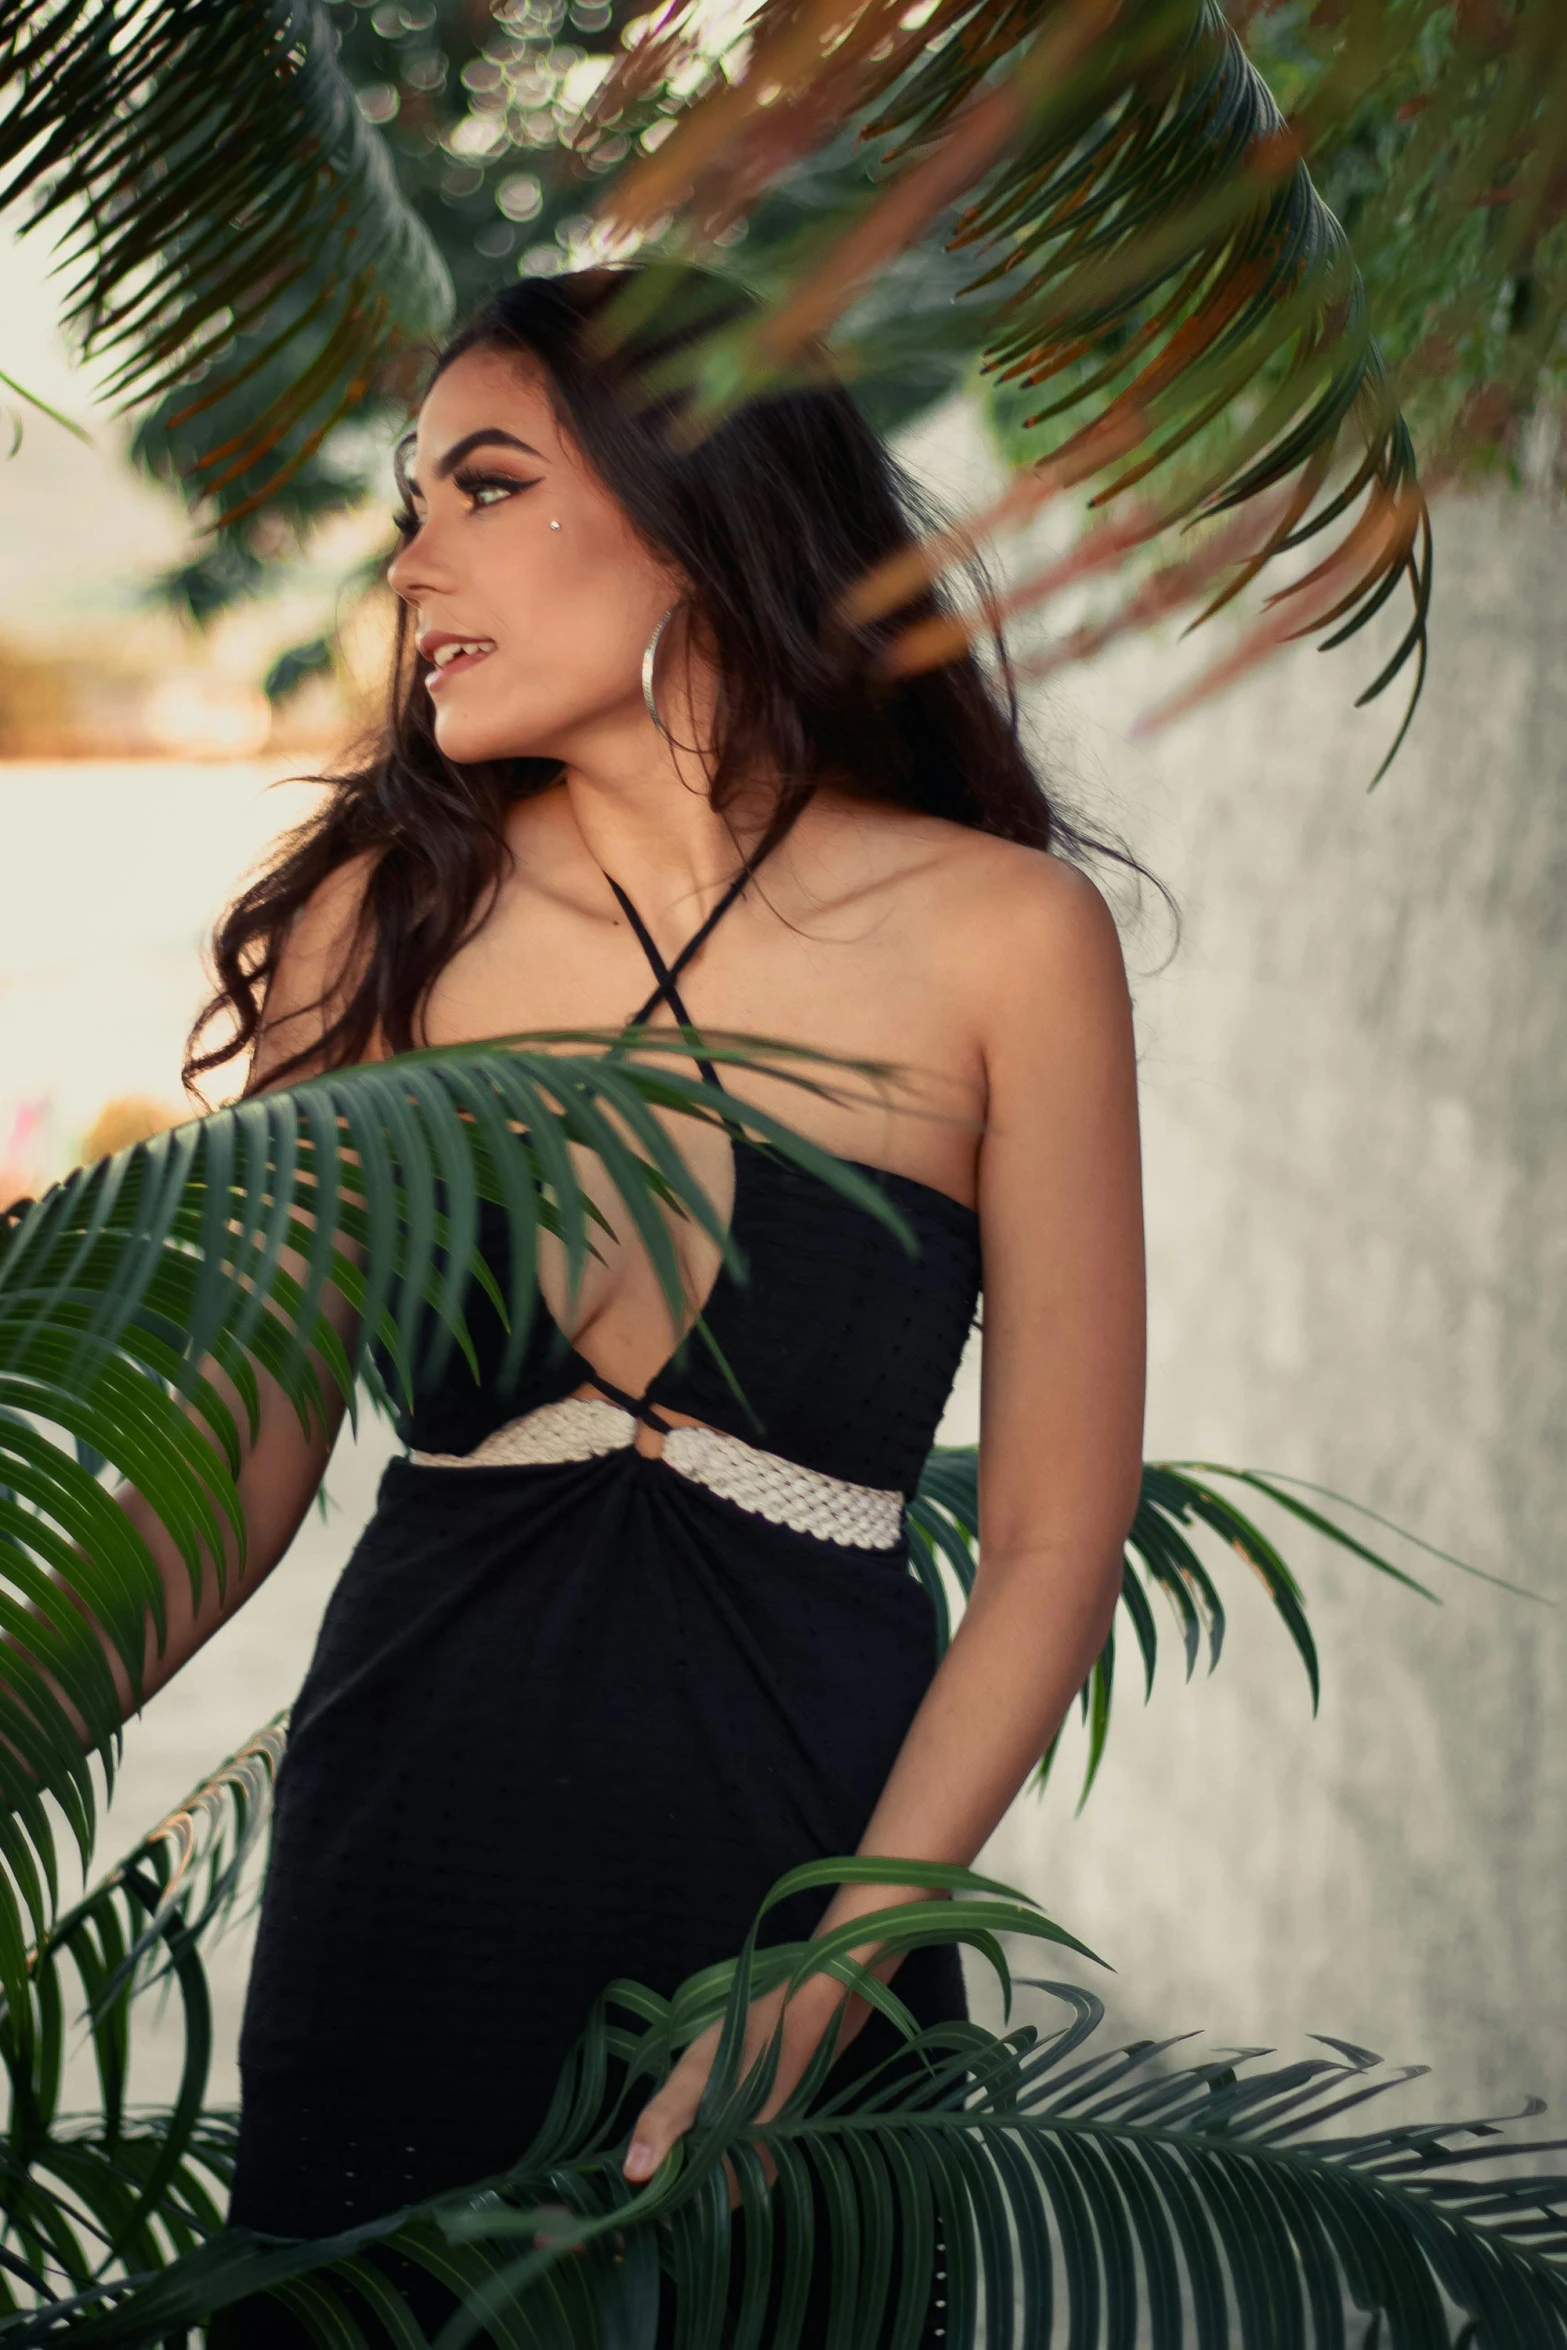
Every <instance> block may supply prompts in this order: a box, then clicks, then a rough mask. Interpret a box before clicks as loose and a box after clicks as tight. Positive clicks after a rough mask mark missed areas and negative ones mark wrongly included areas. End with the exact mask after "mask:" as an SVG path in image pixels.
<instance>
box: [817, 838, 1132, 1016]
mask: <svg viewBox="0 0 1567 2350" xmlns="http://www.w3.org/2000/svg"><path fill="white" fill-rule="evenodd" d="M864 821H865V823H866V827H867V831H868V832H869V833H870V835H871V837H872V839H873V840H874V844H875V847H874V862H875V863H876V865H877V866H879V867H880V869H881V873H880V878H881V880H882V882H883V886H885V887H887V888H889V889H890V890H891V891H892V892H893V893H894V894H895V895H896V896H897V898H898V899H899V901H900V903H901V906H902V909H903V911H904V913H905V915H906V917H907V919H908V921H909V922H910V924H911V925H912V926H914V927H915V928H916V930H917V933H918V935H919V937H920V938H921V940H922V941H923V942H924V948H925V951H926V952H928V953H931V954H934V955H935V956H936V957H938V958H939V960H940V962H941V964H942V966H943V968H944V971H945V974H946V976H947V980H948V984H949V985H951V986H954V987H957V988H959V989H960V990H961V992H962V994H963V996H964V997H965V999H966V1000H968V1001H969V1002H971V1003H972V1004H973V1006H974V1008H975V1009H976V1011H980V1010H982V1009H985V1008H994V1007H996V1006H1001V1005H1005V1006H1010V1007H1014V1008H1018V1007H1021V1008H1024V1009H1025V1010H1026V1009H1027V1007H1028V1006H1030V1005H1031V1004H1033V1003H1037V1002H1038V1001H1039V1000H1040V999H1041V998H1048V999H1049V1000H1051V1001H1055V1002H1059V1001H1060V999H1061V997H1062V994H1063V991H1069V992H1072V993H1077V992H1086V993H1088V994H1096V993H1104V992H1106V991H1108V993H1109V994H1110V995H1111V996H1112V997H1116V998H1124V996H1125V993H1126V973H1125V965H1124V963H1123V960H1122V956H1121V944H1120V938H1119V935H1118V933H1117V930H1116V926H1115V918H1114V916H1113V915H1112V913H1111V911H1110V908H1109V906H1108V905H1107V904H1106V902H1105V899H1104V897H1103V896H1102V895H1101V893H1100V891H1099V889H1098V888H1097V887H1096V885H1095V883H1094V882H1093V880H1092V879H1091V878H1090V876H1089V875H1088V874H1086V873H1084V872H1083V871H1082V870H1081V869H1080V868H1079V867H1077V866H1076V865H1072V864H1070V863H1068V862H1067V860H1066V859H1065V858H1064V857H1060V856H1057V855H1056V854H1055V853H1054V852H1053V851H1051V850H1047V849H1037V848H1030V847H1028V846H1027V845H1025V844H1024V843H1022V842H1020V841H1012V840H1004V839H1002V838H1000V837H999V836H998V835H997V834H995V833H989V832H980V831H977V830H975V829H974V827H972V826H970V825H965V824H955V823H952V822H950V821H949V820H948V819H946V818H945V817H939V816H926V815H922V814H920V813H918V812H917V811H914V810H908V809H901V808H887V809H880V808H878V809H876V810H874V811H867V812H866V816H865V819H864Z"/></svg>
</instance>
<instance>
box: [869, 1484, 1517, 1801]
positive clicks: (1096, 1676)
mask: <svg viewBox="0 0 1567 2350" xmlns="http://www.w3.org/2000/svg"><path fill="white" fill-rule="evenodd" d="M1215 1480H1220V1481H1222V1482H1223V1483H1226V1484H1229V1485H1232V1486H1233V1485H1240V1486H1244V1487H1247V1488H1248V1489H1249V1490H1250V1491H1252V1492H1254V1493H1261V1494H1263V1495H1264V1496H1265V1497H1266V1498H1267V1499H1268V1500H1269V1501H1270V1502H1272V1503H1273V1504H1274V1505H1275V1506H1276V1507H1278V1508H1279V1509H1282V1510H1284V1511H1286V1512H1287V1513H1288V1514H1289V1515H1290V1516H1292V1517H1293V1518H1295V1519H1296V1520H1297V1521H1298V1522H1299V1523H1300V1524H1302V1525H1305V1526H1308V1527H1310V1529H1311V1530H1312V1532H1313V1533H1315V1534H1318V1535H1320V1536H1322V1537H1323V1538H1324V1539H1325V1540H1326V1541H1329V1542H1331V1543H1333V1544H1335V1545H1336V1546H1337V1547H1338V1548H1339V1549H1340V1550H1343V1551H1347V1552H1348V1553H1349V1554H1350V1556H1351V1557H1354V1558H1358V1559H1360V1560H1361V1561H1362V1562H1363V1563H1364V1564H1365V1565H1367V1566H1369V1567H1373V1568H1374V1569H1375V1570H1376V1572H1377V1573H1378V1574H1380V1575H1385V1576H1387V1577H1389V1578H1390V1579H1391V1580H1392V1581H1393V1582H1395V1583H1398V1584H1401V1585H1402V1586H1403V1588H1404V1589H1405V1590H1407V1591H1411V1592H1414V1593H1415V1594H1417V1595H1418V1596H1419V1597H1420V1598H1422V1599H1428V1600H1432V1601H1434V1600H1435V1599H1436V1594H1435V1593H1434V1592H1433V1591H1432V1590H1430V1589H1429V1587H1428V1586H1427V1585H1425V1584H1424V1583H1421V1582H1419V1581H1418V1580H1417V1579H1416V1577H1414V1576H1413V1575H1410V1574H1408V1573H1406V1571H1405V1570H1404V1569H1403V1568H1402V1567H1400V1566H1398V1565H1397V1564H1395V1562H1394V1561H1393V1560H1392V1559H1391V1558H1389V1557H1387V1556H1386V1554H1385V1553H1384V1552H1382V1551H1379V1550H1375V1549H1373V1548H1372V1547H1371V1546H1370V1545H1369V1544H1368V1543H1366V1542H1363V1541H1362V1540H1361V1539H1360V1538H1359V1536H1357V1535H1356V1534H1355V1533H1353V1532H1352V1531H1351V1529H1350V1528H1349V1527H1347V1526H1346V1525H1344V1524H1343V1523H1342V1522H1341V1520H1340V1518H1339V1516H1337V1515H1330V1514H1329V1513H1328V1511H1327V1510H1325V1509H1319V1508H1315V1507H1313V1506H1312V1505H1311V1504H1309V1503H1307V1502H1304V1501H1301V1500H1300V1499H1298V1498H1297V1497H1296V1495H1294V1494H1293V1493H1291V1492H1290V1490H1289V1487H1290V1486H1291V1484H1294V1483H1299V1482H1301V1481H1300V1480H1295V1479H1290V1478H1286V1477H1282V1476H1279V1475H1278V1474H1277V1473H1270V1474H1264V1473H1262V1472H1261V1471H1258V1470H1255V1469H1232V1468H1225V1467H1223V1466H1222V1465H1221V1464H1220V1463H1218V1462H1214V1461H1146V1462H1144V1464H1143V1480H1142V1492H1141V1495H1140V1497H1139V1500H1138V1505H1137V1513H1136V1516H1135V1517H1134V1518H1133V1521H1132V1527H1131V1532H1130V1533H1129V1535H1128V1536H1127V1542H1126V1555H1125V1560H1124V1564H1123V1567H1122V1576H1121V1606H1122V1608H1124V1609H1125V1611H1126V1617H1127V1620H1128V1623H1129V1624H1130V1627H1131V1632H1132V1635H1133V1638H1134V1639H1135V1641H1136V1644H1137V1653H1138V1658H1139V1661H1140V1663H1141V1665H1142V1673H1143V1695H1144V1698H1145V1699H1146V1698H1148V1697H1150V1696H1152V1694H1153V1685H1154V1674H1155V1670H1156V1668H1157V1665H1158V1657H1159V1630H1158V1620H1157V1617H1156V1615H1155V1612H1154V1609H1153V1606H1152V1604H1151V1599H1152V1595H1153V1594H1154V1593H1156V1592H1157V1593H1159V1594H1160V1595H1162V1597H1163V1598H1164V1599H1165V1601H1166V1602H1167V1603H1168V1605H1169V1607H1170V1610H1171V1612H1172V1613H1173V1615H1174V1617H1175V1622H1176V1628H1177V1631H1178V1633H1179V1635H1180V1639H1181V1644H1182V1650H1183V1653H1184V1657H1185V1665H1186V1678H1187V1680H1188V1681H1189V1680H1190V1679H1191V1677H1192V1675H1193V1673H1194V1672H1195V1670H1196V1667H1197V1660H1198V1658H1199V1657H1200V1656H1201V1654H1202V1652H1203V1649H1204V1647H1205V1646H1206V1649H1207V1654H1208V1670H1209V1671H1210V1672H1212V1670H1213V1668H1214V1666H1215V1665H1216V1664H1217V1663H1218V1661H1219V1657H1220V1654H1221V1653H1222V1650H1223V1647H1224V1636H1225V1628H1226V1616H1225V1608H1224V1599H1223V1595H1222V1593H1221V1592H1220V1589H1219V1586H1218V1584H1217V1583H1216V1582H1215V1580H1214V1578H1213V1575H1212V1574H1211V1573H1210V1572H1209V1569H1208V1567H1207V1566H1206V1565H1205V1564H1204V1561H1203V1558H1202V1556H1201V1554H1200V1552H1199V1551H1198V1549H1197V1548H1196V1546H1195V1545H1194V1543H1193V1541H1192V1539H1191V1537H1192V1535H1193V1534H1194V1533H1199V1532H1200V1533H1206V1534H1208V1535H1211V1536H1215V1537H1217V1539H1218V1541H1219V1542H1220V1543H1222V1544H1223V1545H1224V1546H1225V1548H1226V1549H1228V1550H1230V1551H1232V1552H1234V1553H1235V1554H1236V1555H1237V1556H1238V1557H1240V1558H1241V1559H1243V1560H1244V1561H1245V1563H1246V1565H1247V1566H1248V1567H1250V1568H1251V1570H1252V1572H1253V1574H1254V1575H1255V1576H1256V1577H1257V1579H1258V1581H1259V1582H1260V1583H1261V1585H1262V1587H1263V1589H1264V1591H1265V1592H1266V1593H1267V1595H1268V1598H1269V1599H1270V1600H1271V1601H1272V1603H1273V1607H1274V1609H1275V1611H1276V1613H1277V1615H1278V1618H1279V1621H1280V1622H1281V1624H1282V1625H1283V1627H1284V1630H1285V1632H1286V1633H1287V1634H1288V1637H1289V1640H1290V1644H1291V1646H1292V1647H1293V1648H1294V1650H1295V1653H1296V1654H1297V1656H1298V1657H1299V1658H1300V1661H1301V1666H1302V1668H1303V1670H1304V1672H1305V1675H1306V1682H1307V1686H1308V1688H1309V1689H1310V1692H1311V1706H1312V1711H1313V1712H1315V1711H1316V1707H1317V1699H1318V1694H1319V1690H1320V1671H1319V1666H1318V1660H1317V1648H1316V1642H1315V1640H1314V1639H1313V1637H1312V1632H1311V1625H1310V1622H1309V1620H1308V1617H1307V1612H1306V1598H1305V1593H1304V1592H1303V1590H1302V1589H1301V1585H1300V1582H1299V1580H1298V1578H1297V1576H1296V1575H1295V1574H1294V1572H1293V1570H1292V1569H1291V1568H1290V1567H1289V1566H1288V1565H1287V1564H1286V1563H1285V1561H1284V1559H1283V1557H1282V1556H1281V1554H1280V1552H1279V1550H1278V1548H1277V1545H1276V1544H1274V1543H1273V1542H1271V1541H1270V1540H1269V1538H1268V1536H1267V1535H1266V1534H1265V1533H1264V1532H1263V1530H1262V1528H1261V1527H1260V1526H1258V1525H1257V1523H1256V1521H1255V1520H1254V1519H1253V1518H1250V1517H1248V1516H1247V1515H1246V1514H1245V1513H1244V1512H1243V1511H1242V1510H1241V1509H1239V1508H1238V1507H1237V1506H1236V1504H1235V1503H1234V1502H1233V1501H1231V1500H1230V1499H1229V1498H1228V1496H1227V1495H1226V1494H1225V1493H1223V1492H1222V1491H1221V1490H1220V1489H1219V1485H1218V1484H1217V1483H1216V1482H1215ZM1306 1490H1309V1491H1311V1492H1314V1493H1316V1494H1317V1495H1318V1496H1319V1498H1320V1499H1322V1500H1324V1501H1327V1502H1330V1503H1332V1504H1333V1505H1334V1509H1335V1511H1337V1512H1343V1511H1349V1512H1354V1513H1355V1514H1357V1515H1360V1516H1363V1517H1367V1518H1370V1519H1372V1520H1373V1521H1374V1522H1375V1523H1377V1524H1381V1525H1385V1526H1387V1527H1388V1529H1389V1531H1390V1532H1392V1533H1395V1534H1397V1535H1399V1536H1400V1538H1401V1539H1402V1540H1403V1541H1406V1542H1412V1543H1414V1544H1415V1545H1416V1546H1417V1547H1418V1548H1420V1549H1423V1550H1427V1551H1429V1552H1431V1554H1432V1555H1433V1556H1435V1557H1437V1558H1441V1559H1443V1560H1446V1561H1447V1563H1448V1564H1449V1565H1452V1566H1456V1567H1458V1568H1460V1569H1461V1570H1462V1571H1463V1572H1464V1573H1466V1574H1471V1575H1478V1576H1479V1577H1480V1580H1482V1581H1483V1582H1487V1583H1492V1584H1497V1585H1498V1586H1499V1587H1500V1588H1502V1589H1504V1590H1508V1591H1512V1592H1514V1593H1516V1594H1517V1595H1518V1596H1519V1597H1522V1598H1532V1597H1534V1596H1535V1595H1534V1594H1533V1593H1530V1592H1526V1591H1521V1590H1520V1588H1519V1586H1517V1585H1516V1584H1508V1583H1503V1582H1502V1580H1501V1578H1500V1577H1499V1576H1495V1575H1486V1574H1484V1573H1483V1572H1482V1571H1481V1570H1480V1569H1479V1568H1475V1567H1471V1566H1468V1565H1467V1564H1466V1562H1465V1561H1464V1560H1462V1559H1454V1558H1451V1557H1450V1556H1449V1554H1448V1553H1447V1552H1446V1551H1439V1550H1436V1549H1435V1546H1434V1545H1433V1544H1430V1543H1426V1542H1422V1541H1421V1539H1420V1537H1419V1536H1418V1535H1414V1534H1410V1533H1408V1532H1407V1531H1406V1529H1404V1528H1403V1527H1400V1526H1394V1525H1393V1524H1392V1522H1391V1520H1388V1519H1385V1518H1380V1517H1378V1515H1377V1513H1376V1512H1374V1511H1367V1510H1365V1509H1364V1508H1363V1507H1362V1505H1361V1504H1360V1503H1358V1502H1354V1501H1351V1500H1349V1499H1348V1498H1347V1497H1346V1496H1344V1495H1343V1494H1336V1493H1330V1492H1328V1491H1327V1490H1326V1489H1325V1488H1323V1487H1321V1486H1308V1487H1307V1488H1306ZM908 1525H909V1550H910V1561H911V1564H912V1566H913V1569H914V1572H915V1573H916V1574H917V1575H918V1576H919V1578H920V1581H921V1582H922V1583H923V1584H924V1586H925V1588H926V1590H927V1591H928V1592H929V1593H930V1595H931V1598H932V1600H933V1602H934V1604H935V1609H936V1617H937V1628H938V1637H939V1640H940V1642H941V1645H942V1647H943V1648H945V1646H946V1643H947V1641H948V1639H949V1637H950V1634H951V1617H950V1611H949V1607H948V1599H947V1584H946V1576H945V1575H944V1573H943V1569H944V1568H945V1569H946V1570H947V1571H948V1572H950V1573H951V1575H952V1576H954V1577H955V1578H956V1581H957V1584H958V1587H959V1589H960V1591H961V1592H962V1594H963V1596H964V1598H965V1599H966V1598H967V1597H968V1595H969V1593H970V1592H971V1591H972V1590H973V1587H974V1577H975V1574H976V1573H977V1571H978V1566H979V1452H978V1448H977V1447H975V1446H973V1445H938V1446H937V1447H936V1449H935V1451H934V1452H932V1454H931V1456H930V1458H929V1460H928V1461H927V1462H926V1464H925V1468H924V1471H923V1473H922V1475H921V1477H920V1482H919V1487H918V1490H917V1491H916V1493H915V1496H914V1499H913V1501H912V1502H911V1504H910V1506H909V1513H908ZM1117 1621H1118V1622H1119V1617H1118V1618H1117ZM1123 1630H1124V1627H1123ZM1115 1669H1116V1631H1115V1628H1114V1626H1112V1628H1111V1631H1110V1635H1109V1637H1108V1639H1107V1640H1106V1642H1105V1645H1104V1648H1103V1650H1102V1651H1101V1653H1100V1655H1099V1657H1098V1659H1097V1660H1096V1662H1095V1664H1094V1668H1093V1670H1092V1672H1091V1673H1090V1674H1089V1677H1088V1679H1087V1680H1086V1681H1085V1682H1084V1684H1083V1688H1082V1692H1081V1695H1080V1699H1079V1712H1080V1715H1081V1718H1082V1720H1083V1722H1084V1724H1085V1726H1086V1729H1087V1733H1088V1741H1087V1752H1086V1756H1085V1760H1084V1767H1083V1785H1082V1791H1081V1793H1080V1795H1079V1798H1078V1809H1079V1810H1081V1809H1082V1806H1083V1804H1084V1803H1086V1802H1087V1800H1088V1795H1089V1791H1090V1789H1091V1788H1092V1786H1093V1783H1094V1780H1095V1778H1096V1777H1097V1775H1098V1771H1099V1765H1100V1763H1101V1762H1102V1761H1103V1759H1104V1751H1105V1742H1106V1740H1107V1738H1108V1737H1109V1733H1110V1713H1111V1704H1112V1701H1113V1697H1114V1690H1115ZM1060 1743H1061V1742H1060V1739H1059V1737H1058V1738H1057V1739H1056V1741H1055V1743H1054V1744H1053V1745H1052V1746H1051V1748H1050V1750H1049V1752H1048V1753H1047V1754H1046V1755H1045V1756H1044V1757H1043V1759H1042V1761H1041V1763H1040V1766H1039V1770H1038V1773H1037V1775H1036V1779H1035V1784H1036V1786H1037V1787H1039V1788H1040V1789H1043V1787H1044V1786H1045V1784H1046V1782H1047V1781H1048V1779H1049V1777H1050V1774H1051V1769H1052V1766H1053V1764H1054V1763H1055V1760H1056V1757H1057V1755H1058V1753H1059V1751H1060Z"/></svg>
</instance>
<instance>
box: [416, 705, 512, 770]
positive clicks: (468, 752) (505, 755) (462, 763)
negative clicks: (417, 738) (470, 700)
mask: <svg viewBox="0 0 1567 2350" xmlns="http://www.w3.org/2000/svg"><path fill="white" fill-rule="evenodd" d="M435 742H436V748H437V749H438V750H439V751H440V752H441V753H442V754H443V756H444V757H446V758H448V759H450V760H451V762H452V765H453V766H454V767H476V766H478V765H479V763H480V761H481V760H485V759H516V758H522V757H525V756H526V754H525V753H523V752H520V751H518V750H517V748H516V744H515V737H514V736H513V735H508V733H507V731H506V729H505V728H504V727H499V726H496V725H495V724H494V723H493V721H492V722H491V723H490V724H488V725H486V723H485V721H484V720H483V719H482V718H481V717H479V715H478V714H477V712H475V713H474V714H473V715H472V716H471V717H470V716H467V715H465V714H464V713H463V712H462V711H460V710H450V711H448V710H442V709H439V708H437V710H436V714H435Z"/></svg>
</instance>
